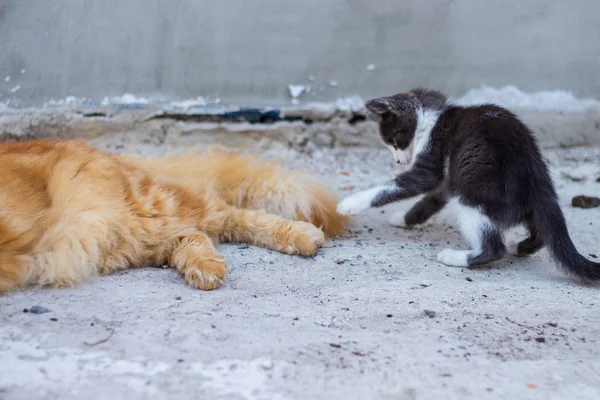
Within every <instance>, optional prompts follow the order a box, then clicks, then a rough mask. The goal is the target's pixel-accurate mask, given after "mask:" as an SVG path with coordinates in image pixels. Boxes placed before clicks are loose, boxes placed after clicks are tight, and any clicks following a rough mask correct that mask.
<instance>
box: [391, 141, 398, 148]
mask: <svg viewBox="0 0 600 400" xmlns="http://www.w3.org/2000/svg"><path fill="white" fill-rule="evenodd" d="M392 146H394V149H395V150H398V143H397V142H396V139H392Z"/></svg>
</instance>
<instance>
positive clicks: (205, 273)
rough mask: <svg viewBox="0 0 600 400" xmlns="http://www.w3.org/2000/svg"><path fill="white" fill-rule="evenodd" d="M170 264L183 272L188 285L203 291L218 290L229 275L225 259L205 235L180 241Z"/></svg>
mask: <svg viewBox="0 0 600 400" xmlns="http://www.w3.org/2000/svg"><path fill="white" fill-rule="evenodd" d="M168 264H169V265H170V266H171V267H173V268H176V269H177V270H178V271H179V272H181V273H182V274H183V275H184V276H185V280H186V281H187V283H189V284H190V285H192V286H193V287H195V288H199V289H203V290H211V289H215V288H217V287H218V286H219V285H220V284H221V283H223V280H224V279H225V275H226V274H227V265H226V263H225V257H223V256H222V255H221V254H219V253H218V252H217V250H216V249H215V247H214V245H213V243H212V241H211V240H210V238H209V237H208V236H207V235H205V234H203V233H198V234H196V235H193V236H186V237H183V238H181V239H179V241H178V242H177V243H176V244H175V247H174V249H173V251H172V253H171V255H170V256H169V259H168Z"/></svg>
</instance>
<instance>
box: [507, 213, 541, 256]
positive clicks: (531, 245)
mask: <svg viewBox="0 0 600 400" xmlns="http://www.w3.org/2000/svg"><path fill="white" fill-rule="evenodd" d="M525 226H526V227H527V230H528V231H529V237H528V238H527V239H524V240H521V241H520V242H518V243H510V244H509V245H508V252H509V253H510V254H512V255H515V256H517V257H526V256H529V255H532V254H534V253H536V252H537V251H538V250H540V249H541V248H542V247H544V239H543V238H542V237H541V235H540V233H539V231H538V230H537V228H536V227H535V225H533V221H531V220H529V219H528V220H526V221H525Z"/></svg>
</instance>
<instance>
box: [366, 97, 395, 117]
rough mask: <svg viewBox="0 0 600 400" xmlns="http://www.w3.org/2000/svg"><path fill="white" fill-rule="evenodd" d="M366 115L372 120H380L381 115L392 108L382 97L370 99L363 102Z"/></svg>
mask: <svg viewBox="0 0 600 400" xmlns="http://www.w3.org/2000/svg"><path fill="white" fill-rule="evenodd" d="M365 108H366V109H367V111H368V112H367V117H369V119H372V120H374V121H380V120H381V117H383V116H384V115H385V114H387V113H389V112H390V111H391V110H392V106H391V104H390V103H389V102H388V101H387V100H386V99H384V98H383V97H378V98H375V99H371V100H369V101H367V102H366V103H365Z"/></svg>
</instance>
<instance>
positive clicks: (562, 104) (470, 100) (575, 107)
mask: <svg viewBox="0 0 600 400" xmlns="http://www.w3.org/2000/svg"><path fill="white" fill-rule="evenodd" d="M453 102H454V103H456V104H458V105H474V104H482V103H486V102H487V103H494V104H497V105H499V106H503V107H506V108H509V109H534V110H545V111H547V110H562V111H584V110H586V109H588V108H600V101H598V100H596V99H578V98H576V97H575V96H573V94H572V93H570V92H566V91H563V90H546V91H540V92H533V93H527V92H522V91H521V90H519V88H517V87H516V86H513V85H508V86H504V87H502V88H499V89H496V88H493V87H489V86H481V87H479V88H477V89H471V90H469V91H468V92H467V93H465V94H464V95H463V96H461V97H459V98H457V99H454V100H453Z"/></svg>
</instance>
